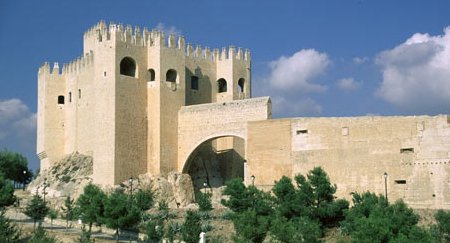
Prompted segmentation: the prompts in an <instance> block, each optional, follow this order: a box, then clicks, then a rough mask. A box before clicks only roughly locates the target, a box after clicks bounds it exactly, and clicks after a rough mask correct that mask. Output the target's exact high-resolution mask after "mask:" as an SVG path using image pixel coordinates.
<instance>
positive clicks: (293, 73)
mask: <svg viewBox="0 0 450 243" xmlns="http://www.w3.org/2000/svg"><path fill="white" fill-rule="evenodd" d="M330 63H331V61H330V60H329V58H328V56H327V54H325V53H320V52H318V51H316V50H314V49H303V50H301V51H299V52H297V53H295V54H294V55H292V56H290V57H284V56H283V57H281V58H279V59H278V60H276V61H273V62H271V63H270V68H271V75H270V76H269V83H270V85H271V86H272V87H274V88H276V89H279V90H284V91H295V92H302V93H310V92H323V91H325V90H326V86H324V85H320V84H315V83H313V80H314V78H316V77H317V76H319V75H321V74H323V73H324V72H325V70H326V68H327V67H328V65H329V64H330Z"/></svg>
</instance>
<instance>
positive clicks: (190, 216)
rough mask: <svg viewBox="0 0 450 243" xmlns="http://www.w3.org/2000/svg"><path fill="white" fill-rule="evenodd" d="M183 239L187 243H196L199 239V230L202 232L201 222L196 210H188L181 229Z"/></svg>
mask: <svg viewBox="0 0 450 243" xmlns="http://www.w3.org/2000/svg"><path fill="white" fill-rule="evenodd" d="M181 232H182V236H183V240H184V241H185V242H187V243H196V242H198V240H199V235H200V232H202V224H201V219H200V216H199V215H198V213H197V212H195V211H192V210H188V211H187V212H186V219H185V221H184V224H183V228H182V230H181Z"/></svg>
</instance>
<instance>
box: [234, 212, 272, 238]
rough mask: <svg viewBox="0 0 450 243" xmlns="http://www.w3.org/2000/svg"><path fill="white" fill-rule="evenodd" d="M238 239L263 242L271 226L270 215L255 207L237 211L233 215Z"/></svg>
mask: <svg viewBox="0 0 450 243" xmlns="http://www.w3.org/2000/svg"><path fill="white" fill-rule="evenodd" d="M233 223H234V229H235V230H236V235H237V241H246V242H249V241H250V242H263V240H264V238H265V237H266V235H267V232H268V230H269V227H270V216H268V215H260V214H258V213H257V212H256V210H254V209H249V210H246V211H244V212H241V213H236V214H235V216H234V217H233Z"/></svg>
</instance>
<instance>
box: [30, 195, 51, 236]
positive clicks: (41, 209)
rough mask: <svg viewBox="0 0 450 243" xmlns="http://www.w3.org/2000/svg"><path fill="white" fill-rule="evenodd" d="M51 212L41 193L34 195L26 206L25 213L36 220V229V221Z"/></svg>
mask: <svg viewBox="0 0 450 243" xmlns="http://www.w3.org/2000/svg"><path fill="white" fill-rule="evenodd" d="M48 212H49V208H48V207H47V204H46V202H44V200H43V199H42V197H40V196H39V195H34V196H33V198H32V199H31V201H30V202H29V203H28V205H27V206H26V208H25V211H24V213H25V215H27V216H28V217H30V218H32V219H33V221H34V228H35V229H36V222H39V224H40V222H41V221H42V220H43V219H44V217H45V216H46V215H47V213H48Z"/></svg>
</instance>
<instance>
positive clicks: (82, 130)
mask: <svg viewBox="0 0 450 243" xmlns="http://www.w3.org/2000/svg"><path fill="white" fill-rule="evenodd" d="M94 81H95V79H94V67H93V66H90V67H88V68H87V69H86V70H85V71H84V72H81V73H80V74H79V75H78V78H77V79H76V84H77V86H76V89H74V90H73V91H72V93H73V99H74V100H75V105H76V124H77V131H76V134H75V138H76V144H75V146H76V150H77V151H78V152H80V153H82V154H85V155H89V156H92V155H93V153H94V148H95V136H94V135H93V134H92V128H93V127H94V126H95V118H94V112H95V105H96V101H97V99H96V90H95V88H94V87H95V84H94Z"/></svg>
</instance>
